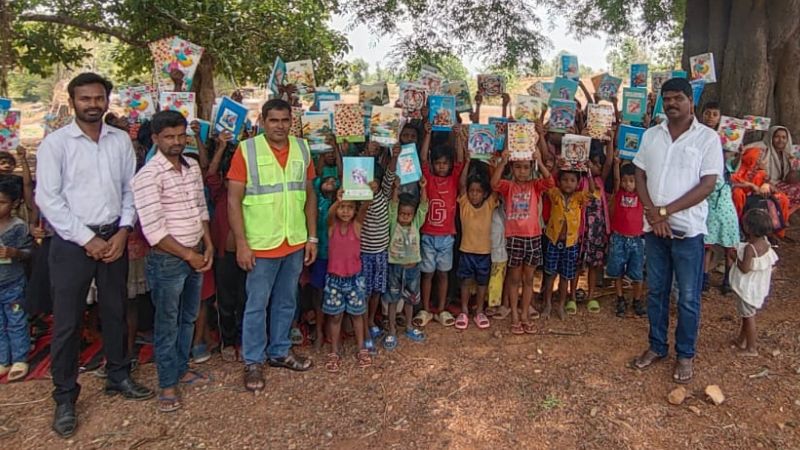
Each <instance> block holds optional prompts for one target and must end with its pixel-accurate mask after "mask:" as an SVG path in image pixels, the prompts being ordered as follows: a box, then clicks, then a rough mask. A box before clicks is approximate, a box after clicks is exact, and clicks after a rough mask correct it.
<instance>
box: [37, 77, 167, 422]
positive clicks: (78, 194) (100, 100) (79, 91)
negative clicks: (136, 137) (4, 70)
mask: <svg viewBox="0 0 800 450" xmlns="http://www.w3.org/2000/svg"><path fill="white" fill-rule="evenodd" d="M111 89H112V85H111V82H109V81H108V80H106V79H104V78H103V77H101V76H99V75H97V74H94V73H83V74H80V75H78V76H77V77H75V78H73V79H72V80H71V81H70V83H69V85H68V86H67V90H68V92H69V97H70V100H69V101H70V105H71V106H72V107H73V108H74V110H75V120H74V122H73V123H71V124H70V125H68V126H66V127H64V128H61V129H60V130H57V131H55V132H53V133H51V134H49V135H48V136H47V137H46V138H45V139H44V140H43V141H42V143H41V145H40V146H39V150H38V153H37V158H36V159H37V166H36V176H37V179H38V184H37V186H36V204H37V205H38V206H39V208H40V209H41V211H42V214H43V215H44V217H46V218H47V221H48V222H49V223H50V224H51V225H52V226H53V229H54V230H55V232H56V234H55V236H53V240H52V244H51V246H50V255H49V263H50V281H51V285H52V291H53V293H54V299H53V317H54V330H53V341H52V343H51V345H50V354H51V359H52V375H53V385H54V386H55V389H54V390H53V399H54V400H55V402H56V411H55V417H54V419H53V430H55V431H56V433H58V434H59V435H60V436H61V437H68V436H71V435H72V434H73V433H74V432H75V429H76V428H77V416H76V415H75V402H76V401H77V399H78V394H79V393H80V385H79V384H78V383H77V380H78V354H79V352H80V339H81V333H80V332H81V325H82V322H83V320H82V319H83V312H84V310H85V308H86V294H87V292H88V290H89V286H90V285H91V282H92V279H94V280H95V282H96V285H97V293H98V306H99V307H100V317H101V320H102V324H103V349H104V352H105V356H106V368H107V370H108V379H107V381H106V387H105V393H106V394H108V395H115V394H121V395H123V396H124V397H125V398H127V399H133V400H145V399H148V398H150V397H152V396H153V392H152V391H151V390H150V389H147V388H146V387H143V386H141V385H139V384H137V383H136V382H134V381H133V380H132V379H131V378H130V364H129V360H128V355H127V342H128V341H127V336H126V334H127V330H128V327H127V324H126V322H125V308H126V306H125V301H126V297H127V276H128V257H127V252H126V248H127V241H128V233H129V232H130V231H131V227H132V226H133V224H134V222H135V220H136V212H135V210H134V205H133V192H132V189H131V180H132V179H133V175H134V172H135V170H136V157H135V155H134V151H133V146H132V144H131V140H130V138H129V137H128V135H127V134H126V133H125V132H123V131H121V130H118V129H116V128H114V127H111V126H108V125H105V124H104V123H103V114H105V112H106V111H107V110H108V98H109V95H110V94H111Z"/></svg>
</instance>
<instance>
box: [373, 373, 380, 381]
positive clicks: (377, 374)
mask: <svg viewBox="0 0 800 450" xmlns="http://www.w3.org/2000/svg"><path fill="white" fill-rule="evenodd" d="M380 377H381V374H379V373H376V374H375V375H373V376H372V379H373V380H377V379H378V378H380Z"/></svg>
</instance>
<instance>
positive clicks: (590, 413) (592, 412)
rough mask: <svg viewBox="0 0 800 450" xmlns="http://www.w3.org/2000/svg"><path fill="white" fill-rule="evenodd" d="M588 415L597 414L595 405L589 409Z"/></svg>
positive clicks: (593, 415)
mask: <svg viewBox="0 0 800 450" xmlns="http://www.w3.org/2000/svg"><path fill="white" fill-rule="evenodd" d="M589 415H590V416H591V417H595V416H597V407H596V406H595V407H594V408H592V410H591V411H589Z"/></svg>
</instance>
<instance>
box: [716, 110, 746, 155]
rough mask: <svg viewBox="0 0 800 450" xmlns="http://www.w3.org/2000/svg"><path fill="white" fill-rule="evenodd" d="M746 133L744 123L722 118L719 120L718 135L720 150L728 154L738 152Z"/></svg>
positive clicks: (740, 120) (739, 120) (734, 119)
mask: <svg viewBox="0 0 800 450" xmlns="http://www.w3.org/2000/svg"><path fill="white" fill-rule="evenodd" d="M746 131H747V129H746V128H745V121H744V120H742V119H737V118H735V117H728V116H722V117H720V119H719V128H718V129H717V134H719V138H720V141H721V142H722V149H723V150H725V151H729V152H738V151H739V147H740V146H741V145H742V141H743V140H744V134H745V132H746Z"/></svg>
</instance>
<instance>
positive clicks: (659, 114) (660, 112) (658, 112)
mask: <svg viewBox="0 0 800 450" xmlns="http://www.w3.org/2000/svg"><path fill="white" fill-rule="evenodd" d="M653 119H661V120H666V119H667V115H666V114H665V113H664V99H663V98H661V91H659V92H658V94H657V95H656V104H655V105H654V106H653Z"/></svg>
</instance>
